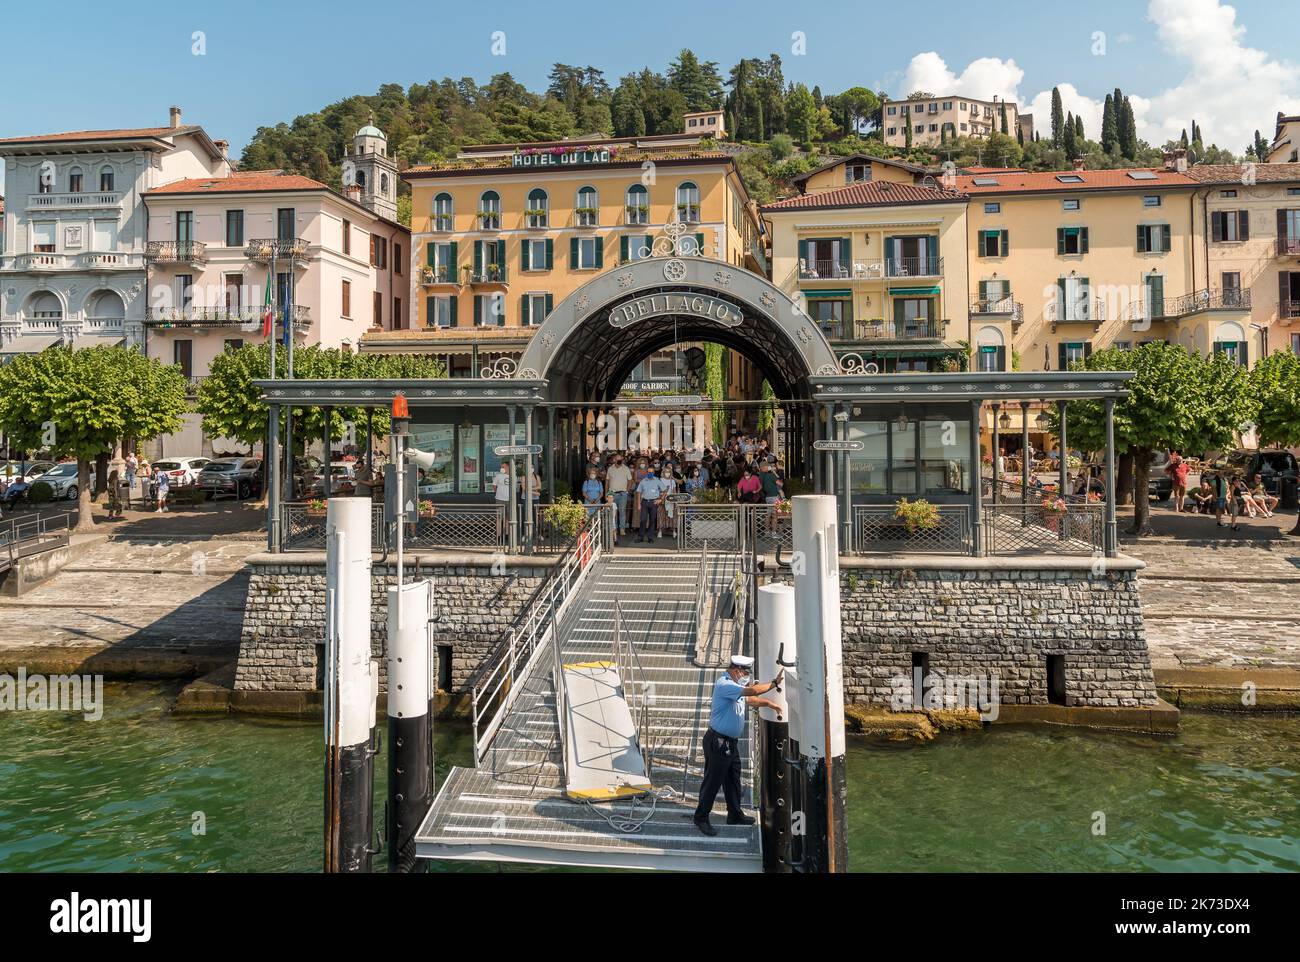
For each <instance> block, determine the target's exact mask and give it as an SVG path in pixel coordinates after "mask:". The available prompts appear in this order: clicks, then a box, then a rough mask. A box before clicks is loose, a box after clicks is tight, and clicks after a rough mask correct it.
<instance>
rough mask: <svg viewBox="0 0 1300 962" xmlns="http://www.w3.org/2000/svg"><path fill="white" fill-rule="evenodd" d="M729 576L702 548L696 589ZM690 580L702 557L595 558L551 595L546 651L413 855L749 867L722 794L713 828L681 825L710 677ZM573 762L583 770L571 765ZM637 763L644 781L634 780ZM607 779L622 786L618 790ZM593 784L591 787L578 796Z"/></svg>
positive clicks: (749, 802)
mask: <svg viewBox="0 0 1300 962" xmlns="http://www.w3.org/2000/svg"><path fill="white" fill-rule="evenodd" d="M738 570H739V558H738V556H737V555H735V554H713V555H710V556H709V557H708V561H707V564H706V566H705V567H704V569H703V571H704V574H703V577H704V595H705V597H713V596H715V595H716V594H717V593H718V591H719V590H720V589H722V588H723V587H728V588H730V587H733V586H734V584H735V580H736V577H735V576H736V572H737V571H738ZM700 583H701V562H700V558H699V557H698V556H679V555H669V556H661V557H649V556H638V557H615V556H610V555H604V556H602V557H600V558H598V559H596V560H594V561H592V562H591V566H590V570H589V571H588V572H587V573H586V576H585V578H583V579H582V580H581V582H579V583H578V584H576V585H575V586H574V590H573V595H572V597H570V598H569V599H568V600H567V601H566V602H565V604H564V605H563V613H562V617H561V619H560V624H559V625H558V626H556V629H555V631H554V632H553V633H552V635H551V637H550V641H549V643H548V646H547V648H546V649H544V650H539V651H538V652H537V658H535V659H534V660H533V661H534V663H533V665H532V666H531V668H530V670H529V671H527V672H526V673H525V674H523V675H522V676H521V677H519V678H518V679H517V680H516V682H515V686H516V687H515V691H514V694H513V696H512V701H511V705H510V708H509V711H508V712H507V713H506V715H505V717H504V718H503V719H502V720H501V721H500V723H499V724H498V725H497V726H496V727H495V730H494V732H493V733H492V735H491V738H490V742H489V743H488V744H487V745H486V746H485V750H484V752H483V754H482V761H481V762H480V765H479V767H477V768H474V769H461V768H457V769H453V770H452V772H451V774H450V775H449V776H448V778H447V781H446V782H445V783H444V785H443V786H442V788H441V790H440V792H439V794H438V797H437V799H436V800H435V802H434V805H433V807H432V809H431V810H430V812H429V815H428V817H427V818H426V819H425V822H424V824H423V825H422V826H421V828H420V831H419V832H418V833H417V849H418V853H419V854H420V855H421V856H422V857H425V858H437V859H456V860H491V861H514V862H534V863H543V864H561V865H580V866H587V867H623V868H639V869H646V868H660V869H669V870H678V871H710V872H717V871H740V872H756V871H760V870H761V867H762V866H761V852H760V846H759V832H758V828H757V827H756V826H740V825H726V824H725V806H724V805H723V802H722V799H721V797H719V799H718V800H717V803H716V806H715V817H714V819H713V821H714V825H715V826H716V827H717V829H718V834H717V836H716V837H712V838H710V837H707V836H704V835H703V834H701V833H700V832H699V831H698V830H697V829H696V828H695V827H694V824H693V823H692V821H691V816H692V815H693V813H694V810H695V804H696V798H697V795H698V792H699V786H700V780H701V778H702V776H703V756H702V753H701V750H700V742H701V739H702V736H703V733H704V730H705V729H706V728H707V727H708V722H709V707H710V700H711V696H712V691H713V685H714V682H715V681H716V680H717V676H718V674H719V673H720V671H721V669H720V668H714V667H705V668H701V667H699V666H697V665H696V664H695V657H696V644H697V639H698V634H699V632H698V626H697V622H696V613H697V609H698V598H699V594H700V593H699V591H698V587H699V585H700ZM597 665H599V666H600V667H599V668H597V667H593V666H597ZM579 698H581V702H580V701H579ZM580 706H581V707H580ZM575 711H577V712H582V713H584V714H585V716H586V717H584V719H583V720H582V722H580V723H575V722H574V717H575ZM593 718H595V719H597V720H596V721H593ZM579 727H584V728H585V729H586V736H585V740H584V738H581V737H578V735H577V734H576V729H578V728H579ZM752 744H753V743H752V739H750V738H746V739H745V740H743V741H742V752H743V756H744V758H745V763H746V772H745V777H744V783H745V786H746V798H745V804H746V806H747V807H751V808H752V807H753V790H752V777H751V776H752V771H753V768H752V757H753V756H752ZM565 746H567V751H566V747H565ZM584 746H585V747H584ZM566 754H567V756H568V757H567V758H566ZM579 756H581V757H579ZM579 761H581V762H583V763H584V764H583V766H582V767H584V768H585V771H582V772H578V771H576V769H575V766H576V764H577V763H578V762H579ZM638 762H639V763H641V764H642V765H643V766H644V767H643V768H641V769H640V770H639V774H640V775H641V778H642V779H643V780H637V779H636V777H635V776H637V775H638V769H637V763H638ZM620 780H621V781H620ZM619 784H623V785H625V786H626V787H625V788H623V789H622V790H618V789H617V786H618V785H619ZM611 786H614V788H615V790H609V789H610V788H611ZM593 789H594V790H596V794H595V795H592V796H590V797H586V796H583V795H582V794H581V793H582V791H584V790H586V791H591V790H593ZM601 790H604V791H601ZM574 798H578V799H581V800H580V801H575V800H573V799H574ZM596 798H601V799H603V800H602V801H595V799H596Z"/></svg>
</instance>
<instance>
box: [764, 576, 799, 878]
mask: <svg viewBox="0 0 1300 962" xmlns="http://www.w3.org/2000/svg"><path fill="white" fill-rule="evenodd" d="M794 668H795V616H794V588H792V587H791V586H790V585H785V584H770V585H763V586H762V587H761V588H759V589H758V664H757V668H756V677H758V678H762V679H768V678H775V677H776V676H777V673H778V672H780V671H783V670H784V671H785V672H787V674H786V678H785V681H784V683H783V684H782V686H781V687H780V688H774V689H772V691H770V692H768V693H767V695H766V696H765V697H767V698H770V699H771V700H772V701H774V702H776V703H777V704H778V705H780V706H781V707H780V708H779V709H777V708H768V707H766V706H764V707H763V708H760V709H759V710H758V738H759V750H760V751H761V752H762V761H761V765H760V771H761V772H762V780H761V782H760V783H759V816H760V824H761V826H762V830H763V871H764V872H789V871H791V870H792V865H793V861H794V855H793V854H792V850H791V836H790V813H791V812H792V811H793V810H794V809H793V795H792V788H793V785H792V782H793V777H794V771H793V770H792V769H791V767H790V764H789V759H790V754H789V753H790V713H789V706H788V703H787V700H786V692H787V691H789V690H790V687H791V685H793V684H794V683H795V677H794V674H793V672H794Z"/></svg>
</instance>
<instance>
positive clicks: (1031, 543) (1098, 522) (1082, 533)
mask: <svg viewBox="0 0 1300 962" xmlns="http://www.w3.org/2000/svg"><path fill="white" fill-rule="evenodd" d="M983 513H984V517H983V525H982V537H983V541H984V552H985V554H990V555H1032V554H1088V555H1091V554H1096V553H1098V552H1104V551H1105V549H1106V542H1105V531H1106V506H1105V504H1102V503H1100V502H1087V503H1084V502H1080V501H1069V502H1067V503H1066V506H1065V510H1064V511H1053V510H1051V509H1049V508H1045V507H1043V505H1042V504H1035V503H1032V502H1031V503H1029V504H1023V503H1016V502H1005V501H1004V502H1002V503H1001V504H986V505H984V508H983Z"/></svg>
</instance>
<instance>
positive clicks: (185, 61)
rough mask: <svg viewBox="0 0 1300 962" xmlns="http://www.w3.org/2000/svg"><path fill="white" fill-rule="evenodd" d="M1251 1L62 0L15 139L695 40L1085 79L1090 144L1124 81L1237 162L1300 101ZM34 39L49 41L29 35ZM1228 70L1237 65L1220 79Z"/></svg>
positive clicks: (10, 80) (905, 69)
mask: <svg viewBox="0 0 1300 962" xmlns="http://www.w3.org/2000/svg"><path fill="white" fill-rule="evenodd" d="M1234 8H1235V19H1234V17H1233V12H1232V11H1233V8H1228V7H1226V5H1224V4H1222V3H1220V2H1219V0H1150V2H1149V3H1146V2H1142V0H1139V2H1136V3H1135V2H1134V0H1124V2H1120V0H1101V2H1090V3H1088V4H1086V5H1085V4H1081V3H1078V2H1071V3H1059V2H1055V0H1037V2H1022V0H1013V2H1006V3H999V4H978V5H976V4H971V3H948V2H937V3H933V2H932V3H929V4H924V5H919V4H918V5H911V4H899V3H896V2H891V3H876V2H871V3H853V2H851V0H839V2H822V0H804V2H801V3H791V2H789V0H779V2H776V0H748V2H743V3H742V2H733V0H721V2H713V3H704V2H699V0H693V2H678V0H662V2H657V3H653V4H643V3H635V4H633V3H627V2H617V0H616V2H611V3H604V4H594V3H590V2H585V3H570V2H567V0H550V2H536V0H534V2H529V3H519V2H504V3H499V4H497V5H496V6H495V7H493V6H490V5H488V4H482V3H479V4H459V3H458V4H454V5H453V4H443V3H430V2H428V0H425V2H422V3H415V2H405V0H394V2H389V3H386V4H385V3H370V4H366V3H357V2H356V0H351V2H348V3H340V2H334V0H318V2H316V3H311V4H306V3H298V2H271V0H260V2H247V0H225V2H221V3H211V4H207V5H201V6H195V7H194V8H192V9H191V10H187V11H182V10H179V9H177V8H176V7H174V6H171V5H158V4H150V5H143V4H142V5H117V6H114V7H112V8H111V9H112V17H111V19H112V23H113V27H112V30H111V36H107V35H106V30H105V28H103V27H100V26H98V23H99V21H101V20H102V19H103V13H102V11H103V10H104V9H105V8H104V7H103V4H102V3H92V2H83V0H65V2H64V3H61V4H59V5H58V13H57V15H56V16H55V17H54V20H55V21H56V22H57V23H54V22H52V21H51V16H52V15H51V9H50V8H48V7H43V6H41V5H39V4H35V3H23V4H14V5H11V6H10V9H9V10H8V16H7V18H6V27H7V31H8V33H9V40H8V42H6V44H5V59H4V63H5V66H6V68H7V69H6V71H5V73H6V74H7V82H6V84H5V86H6V88H7V89H6V96H5V98H4V106H3V109H0V136H16V135H21V134H29V133H44V132H52V131H60V130H73V129H83V128H102V127H118V126H122V127H130V126H148V125H152V124H159V125H161V124H164V123H166V120H167V107H168V105H169V104H172V103H176V104H180V105H181V106H182V107H183V108H184V116H185V120H186V121H187V122H191V123H201V124H203V125H204V126H205V127H206V128H207V129H208V131H209V133H211V134H212V135H213V136H215V137H225V138H227V139H229V140H230V141H231V142H232V149H233V152H234V153H235V154H236V155H237V154H238V152H239V151H240V150H241V149H242V148H243V146H244V145H245V144H246V143H247V142H248V140H249V138H250V137H251V136H252V134H253V133H254V131H255V130H256V129H257V127H258V126H260V125H266V124H272V123H275V122H278V121H281V120H291V119H292V118H293V117H294V116H296V115H298V114H300V113H305V112H308V111H311V110H314V109H316V108H318V107H320V106H322V105H324V104H326V103H329V102H332V101H334V100H337V99H339V98H341V97H344V96H346V95H349V94H354V93H372V92H373V91H374V90H375V89H376V88H377V87H378V86H379V85H380V84H381V83H385V82H393V83H400V84H402V85H407V84H410V83H412V82H415V81H426V80H429V79H430V78H441V77H443V76H452V77H461V76H466V75H468V76H472V77H474V78H476V79H477V80H479V81H486V80H487V79H488V77H489V76H491V75H492V74H494V73H497V72H501V71H509V72H510V73H512V74H513V75H514V76H515V78H516V79H517V80H520V81H522V82H523V83H525V84H527V85H528V86H529V87H530V88H533V89H539V88H541V87H543V86H544V85H545V78H546V74H547V71H548V69H549V67H550V65H551V64H552V63H553V62H555V61H557V60H558V61H563V62H566V63H572V64H588V63H590V64H592V65H594V66H597V67H600V68H602V69H603V70H604V71H605V74H606V77H607V78H608V79H609V80H610V81H611V82H613V83H616V82H617V80H618V77H619V76H620V75H622V74H623V73H626V72H628V71H631V70H634V69H638V68H640V67H642V66H645V65H647V64H648V65H650V66H652V67H654V68H656V69H662V68H664V67H665V66H666V64H667V62H668V60H669V59H670V58H671V57H672V56H673V55H674V54H675V53H676V52H677V51H678V50H679V49H680V48H682V47H683V46H690V47H692V48H693V49H694V50H695V51H696V53H697V54H699V55H700V56H701V57H702V58H703V59H708V60H716V61H718V62H719V64H720V66H721V68H722V70H723V73H724V75H725V72H726V70H727V69H728V68H729V67H730V66H731V65H732V64H734V63H735V62H736V60H737V59H739V58H740V57H742V56H766V55H767V54H768V53H770V52H773V51H775V52H777V53H779V54H781V56H782V59H783V61H784V66H785V75H786V77H787V79H789V80H792V81H803V82H806V83H808V84H809V85H812V84H814V83H818V84H820V85H821V87H822V90H823V91H824V92H826V93H832V92H835V91H837V90H840V89H843V88H845V87H849V86H853V85H857V84H862V85H865V86H870V87H873V88H875V89H881V88H884V89H887V90H891V91H903V92H905V90H904V88H905V87H906V86H907V85H908V83H909V82H910V81H913V80H916V79H917V78H926V80H927V81H929V82H930V85H931V86H942V85H945V84H947V85H948V86H955V87H957V88H958V89H956V90H934V92H935V93H949V92H954V93H966V94H969V95H971V96H987V95H988V94H989V93H995V92H998V91H997V90H992V91H990V90H988V88H990V87H1001V88H1002V93H1003V95H1004V96H1016V97H1018V99H1019V100H1020V101H1021V102H1022V103H1023V104H1032V103H1033V101H1034V99H1035V98H1036V97H1039V98H1041V97H1042V96H1044V95H1045V94H1046V92H1048V91H1050V89H1051V87H1052V85H1054V84H1065V83H1068V84H1070V85H1071V87H1072V89H1071V91H1070V92H1069V94H1068V96H1067V98H1066V99H1067V107H1071V106H1072V105H1073V106H1074V107H1075V108H1076V109H1077V110H1078V112H1079V113H1081V114H1082V115H1083V117H1084V119H1085V125H1086V126H1087V127H1088V133H1089V135H1090V136H1096V133H1095V130H1094V129H1093V127H1092V119H1093V112H1094V111H1099V109H1100V108H1099V104H1100V100H1101V98H1102V97H1104V95H1105V93H1106V92H1107V91H1108V90H1110V89H1112V88H1113V87H1115V86H1116V85H1118V86H1121V87H1123V88H1124V89H1125V92H1126V93H1133V94H1135V95H1138V97H1139V98H1140V104H1139V105H1138V115H1139V124H1140V126H1141V127H1142V128H1143V130H1142V132H1143V133H1144V135H1147V134H1148V133H1149V134H1150V135H1151V136H1150V137H1149V139H1154V137H1155V135H1157V134H1163V133H1165V132H1166V129H1165V128H1168V129H1170V130H1173V132H1174V134H1175V135H1176V133H1177V130H1178V128H1180V127H1182V126H1187V125H1188V124H1189V123H1190V116H1191V114H1192V113H1193V112H1194V111H1199V112H1198V113H1196V118H1197V120H1199V121H1200V123H1201V127H1202V129H1203V130H1204V132H1205V136H1206V140H1207V141H1218V142H1220V143H1221V144H1222V145H1223V146H1228V147H1230V148H1231V149H1233V150H1234V151H1237V152H1240V151H1241V150H1242V149H1243V148H1244V146H1245V143H1246V140H1243V139H1242V138H1243V136H1247V137H1248V132H1249V131H1253V130H1254V128H1256V127H1259V128H1261V129H1262V130H1263V131H1264V133H1265V136H1268V135H1270V134H1271V133H1272V129H1271V125H1272V118H1273V115H1274V113H1275V112H1276V110H1278V109H1286V110H1296V109H1300V70H1297V68H1296V66H1295V63H1294V58H1300V17H1297V16H1296V10H1295V5H1294V0H1239V2H1238V3H1236V4H1235V5H1234ZM909 10H910V11H912V12H910V13H909V12H908V11H909ZM1229 28H1234V29H1235V30H1236V33H1235V35H1232V34H1233V30H1232V29H1229ZM1243 28H1244V32H1243ZM51 29H56V30H57V39H56V38H54V37H51V36H50V31H51ZM498 30H500V31H504V32H505V35H506V55H505V56H494V55H492V52H491V44H492V33H493V31H498ZM196 31H202V32H203V35H204V40H205V42H206V52H205V53H204V54H203V55H202V56H196V55H194V53H193V52H192V46H193V45H194V43H195V41H194V40H193V39H192V37H193V35H194V33H195V32H196ZM795 31H803V33H804V35H805V36H806V43H807V47H806V50H807V52H806V54H805V55H802V56H796V55H793V54H792V53H791V45H792V39H791V35H792V34H793V33H794V32H795ZM1096 31H1100V32H1102V33H1104V34H1105V41H1104V42H1105V52H1104V54H1103V55H1097V54H1096V46H1097V41H1096V39H1095V38H1094V32H1096ZM21 37H29V38H33V39H34V38H36V37H46V38H49V39H48V41H40V42H15V41H14V38H21ZM106 41H107V42H106ZM51 44H54V45H56V47H57V52H58V56H57V58H55V57H54V56H53V55H52V47H51ZM927 54H930V56H920V59H919V60H918V59H914V58H918V56H919V55H927ZM935 55H937V56H935ZM982 58H984V59H982ZM1287 58H1293V62H1290V63H1288V62H1287ZM1212 72H1216V73H1218V72H1221V75H1220V76H1218V77H1217V78H1215V79H1214V83H1213V85H1211V84H1210V81H1209V80H1208V79H1207V75H1208V74H1209V73H1212ZM949 81H952V82H951V83H949ZM1211 86H1212V87H1213V89H1211ZM24 91H25V92H26V95H24ZM1214 91H1219V92H1220V93H1219V94H1218V99H1217V100H1216V99H1215V97H1214V96H1211V95H1210V94H1212V93H1214ZM1245 92H1249V97H1248V99H1247V101H1246V102H1245V103H1244V104H1243V103H1242V101H1241V99H1240V97H1241V96H1245ZM1041 103H1042V101H1041V100H1040V105H1041ZM1161 124H1163V125H1165V127H1161V126H1159V125H1161Z"/></svg>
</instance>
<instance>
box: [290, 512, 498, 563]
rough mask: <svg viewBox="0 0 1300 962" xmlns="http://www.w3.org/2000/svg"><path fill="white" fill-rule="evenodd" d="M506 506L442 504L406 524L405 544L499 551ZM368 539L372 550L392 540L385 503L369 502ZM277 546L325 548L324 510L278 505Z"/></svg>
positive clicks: (294, 549) (382, 546) (413, 546)
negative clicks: (385, 521)
mask: <svg viewBox="0 0 1300 962" xmlns="http://www.w3.org/2000/svg"><path fill="white" fill-rule="evenodd" d="M506 524H507V522H506V515H505V506H504V505H496V504H441V505H435V506H434V510H433V512H432V513H429V514H421V515H420V516H419V518H418V519H417V520H416V521H415V522H414V523H409V522H408V523H407V528H406V545H407V547H411V548H488V549H492V550H499V549H500V548H502V547H504V545H505V543H506V541H507V534H508V529H507V527H506ZM370 525H371V527H370V538H371V549H372V550H373V551H377V552H378V551H383V550H384V548H385V544H387V545H392V544H393V543H394V537H395V535H394V532H393V531H392V530H391V528H392V525H385V524H384V506H383V505H382V504H380V503H378V502H376V503H374V504H373V505H371V517H370ZM280 549H281V550H282V551H324V550H325V510H324V509H323V508H312V507H310V506H309V505H308V504H306V503H305V502H290V503H288V504H283V505H281V506H280Z"/></svg>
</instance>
